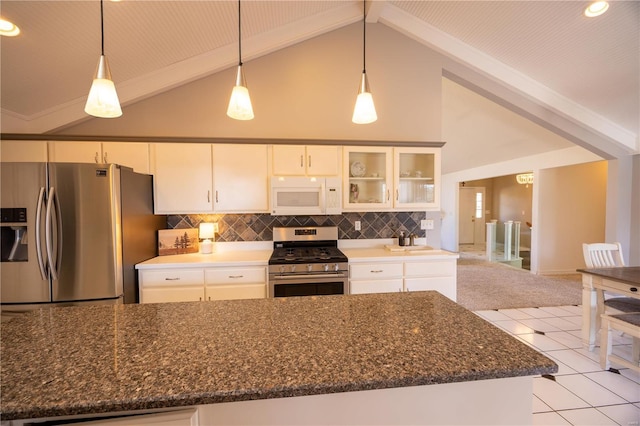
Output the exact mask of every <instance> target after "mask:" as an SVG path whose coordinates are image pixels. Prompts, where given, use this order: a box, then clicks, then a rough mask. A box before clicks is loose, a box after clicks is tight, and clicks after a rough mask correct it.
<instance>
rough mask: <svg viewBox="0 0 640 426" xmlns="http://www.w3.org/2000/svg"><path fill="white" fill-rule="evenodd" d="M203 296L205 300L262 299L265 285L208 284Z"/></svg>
mask: <svg viewBox="0 0 640 426" xmlns="http://www.w3.org/2000/svg"><path fill="white" fill-rule="evenodd" d="M205 297H206V300H237V299H264V298H265V297H267V285H266V284H264V283H262V284H237V285H208V286H207V287H206V294H205Z"/></svg>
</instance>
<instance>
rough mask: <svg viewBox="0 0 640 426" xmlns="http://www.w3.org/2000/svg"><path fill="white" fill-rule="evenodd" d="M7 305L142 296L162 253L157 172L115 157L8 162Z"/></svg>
mask: <svg viewBox="0 0 640 426" xmlns="http://www.w3.org/2000/svg"><path fill="white" fill-rule="evenodd" d="M0 177H1V179H2V181H1V182H0V185H1V189H2V192H1V193H0V207H1V216H2V218H1V223H0V227H1V249H0V258H1V262H0V278H1V281H0V303H1V305H2V306H1V307H2V311H3V312H10V311H24V310H30V309H34V308H38V307H42V306H49V305H51V304H53V305H69V304H83V303H136V302H137V301H138V290H137V276H136V272H135V268H134V265H135V264H136V263H139V262H142V261H144V260H147V259H149V258H151V257H154V256H155V255H156V253H157V230H158V229H163V228H165V227H166V216H157V215H154V214H153V181H152V179H153V178H152V176H150V175H144V174H139V173H135V172H133V170H131V169H129V168H126V167H122V166H118V165H115V164H75V163H2V164H0Z"/></svg>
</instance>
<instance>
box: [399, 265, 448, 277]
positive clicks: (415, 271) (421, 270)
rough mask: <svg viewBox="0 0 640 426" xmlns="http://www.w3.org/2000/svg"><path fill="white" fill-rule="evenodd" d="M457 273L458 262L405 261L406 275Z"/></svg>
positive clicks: (428, 275) (443, 275)
mask: <svg viewBox="0 0 640 426" xmlns="http://www.w3.org/2000/svg"><path fill="white" fill-rule="evenodd" d="M455 274H456V262H455V261H454V262H452V261H441V262H439V261H429V262H405V264H404V276H405V277H451V276H454V275H455Z"/></svg>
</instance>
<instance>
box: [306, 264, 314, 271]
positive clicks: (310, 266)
mask: <svg viewBox="0 0 640 426" xmlns="http://www.w3.org/2000/svg"><path fill="white" fill-rule="evenodd" d="M312 269H313V265H312V264H310V263H309V264H308V265H307V272H311V270H312Z"/></svg>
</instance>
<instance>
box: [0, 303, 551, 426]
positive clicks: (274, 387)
mask: <svg viewBox="0 0 640 426" xmlns="http://www.w3.org/2000/svg"><path fill="white" fill-rule="evenodd" d="M1 351H2V367H1V376H0V380H1V390H2V394H1V395H2V396H1V407H2V413H1V416H2V419H3V420H11V419H21V418H38V417H53V416H62V415H77V414H89V413H103V412H112V411H121V410H137V409H152V408H160V407H171V406H188V405H199V404H210V403H217V402H226V401H242V400H250V399H263V398H279V397H287V396H299V395H314V394H322V393H334V392H348V391H358V390H366V389H381V388H389V387H402V386H412V385H425V384H436V383H450V382H460V381H469V380H481V379H491V378H502V377H514V376H530V375H537V374H548V373H553V372H556V371H557V365H556V364H555V363H554V362H553V361H551V360H550V359H549V358H546V357H545V356H543V355H541V354H540V353H538V352H537V351H535V350H533V349H531V348H530V347H528V346H526V345H525V344H523V343H521V342H519V341H518V340H516V339H514V338H513V337H511V336H509V335H508V334H506V333H505V332H503V331H501V330H499V329H498V328H496V327H494V326H492V325H491V324H489V323H488V322H486V321H484V320H483V319H481V318H479V317H478V316H476V315H475V314H473V313H471V312H469V311H468V310H466V309H464V308H462V307H460V306H459V305H457V304H455V303H454V302H452V301H450V300H449V299H447V298H446V297H444V296H441V295H440V294H439V293H436V292H416V293H390V294H369V295H351V296H322V297H306V298H287V299H263V300H242V301H218V302H193V303H167V304H149V305H119V306H90V307H75V308H54V309H48V310H40V311H36V312H33V313H30V314H28V315H25V316H23V317H20V318H16V319H13V320H11V321H9V322H8V323H5V324H3V326H2V347H1Z"/></svg>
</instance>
